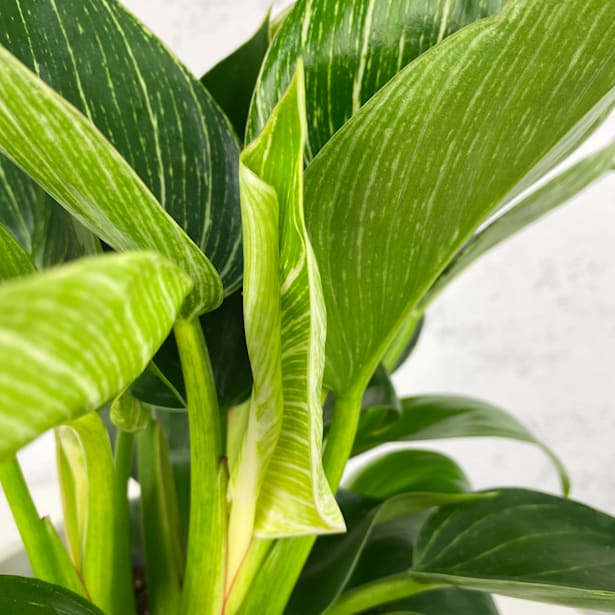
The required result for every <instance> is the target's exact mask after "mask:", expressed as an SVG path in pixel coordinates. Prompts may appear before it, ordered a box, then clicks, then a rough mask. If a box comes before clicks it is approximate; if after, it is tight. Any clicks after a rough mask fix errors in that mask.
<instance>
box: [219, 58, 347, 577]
mask: <svg viewBox="0 0 615 615" xmlns="http://www.w3.org/2000/svg"><path fill="white" fill-rule="evenodd" d="M304 105H305V99H304V91H303V71H302V67H301V64H299V65H298V69H297V73H296V75H295V78H294V79H293V82H292V83H291V86H290V87H289V89H288V91H287V93H286V94H285V96H284V98H283V99H282V101H281V102H280V104H279V106H278V107H276V109H275V111H274V114H273V115H272V118H271V120H270V122H269V123H268V124H267V126H266V127H265V130H264V131H263V133H262V134H261V136H260V137H259V138H258V140H257V141H255V142H254V143H253V144H252V145H251V146H250V147H249V148H248V149H246V150H245V152H244V153H243V154H242V157H241V166H240V185H241V190H242V194H241V196H242V220H243V225H244V227H243V228H244V238H243V240H244V251H245V252H244V260H245V271H244V314H245V327H246V339H247V344H248V353H249V355H250V360H251V364H252V369H253V376H254V387H253V391H252V398H251V401H250V409H249V413H250V415H249V419H248V426H247V429H246V435H245V438H244V440H243V444H242V448H241V451H240V453H239V455H238V456H237V465H236V466H235V468H232V469H231V477H232V486H231V497H232V508H231V517H230V530H229V531H230V536H231V540H235V539H234V538H233V536H234V535H235V536H237V537H238V538H237V542H238V545H240V546H238V550H239V552H240V553H239V554H238V559H237V560H236V561H238V560H239V556H241V557H242V556H243V551H242V549H244V546H241V545H245V537H244V538H243V539H242V538H239V536H240V535H241V532H242V531H243V532H244V533H245V532H246V531H249V533H250V534H251V518H252V517H253V516H254V517H253V518H254V527H255V533H256V534H257V535H259V536H269V537H275V536H288V535H298V534H313V533H319V532H331V531H340V530H342V529H343V527H344V525H343V519H342V517H341V514H340V512H339V509H338V508H337V505H336V503H335V500H334V497H333V495H332V493H331V490H330V488H329V485H328V483H327V479H326V477H325V475H324V471H323V468H322V462H321V441H322V416H321V412H322V411H321V406H320V395H321V385H322V372H323V367H324V340H325V333H326V329H325V324H326V323H325V314H324V305H323V302H322V294H321V288H320V280H319V275H318V269H317V267H316V262H315V260H314V257H313V253H312V248H311V245H310V243H309V239H308V237H307V233H306V230H305V225H304V220H303V202H302V193H303V191H302V183H303V144H304V138H305V118H304V109H305V107H304ZM231 456H233V455H232V453H231ZM256 498H258V504H257V506H256V510H254V504H255V502H256ZM248 537H249V534H248ZM231 570H233V568H232V567H231Z"/></svg>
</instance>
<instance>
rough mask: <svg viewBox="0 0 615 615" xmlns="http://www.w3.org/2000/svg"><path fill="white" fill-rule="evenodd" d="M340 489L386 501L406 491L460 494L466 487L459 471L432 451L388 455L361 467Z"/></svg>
mask: <svg viewBox="0 0 615 615" xmlns="http://www.w3.org/2000/svg"><path fill="white" fill-rule="evenodd" d="M344 487H345V488H347V489H350V490H351V491H354V492H355V493H360V494H361V495H364V496H367V497H372V498H378V499H383V500H384V499H387V498H390V497H393V496H395V495H398V494H400V493H405V492H406V491H416V492H421V491H425V492H430V491H435V492H439V493H464V492H466V491H469V490H470V484H469V482H468V479H467V477H466V475H465V474H464V473H463V471H462V470H461V468H460V467H459V466H458V465H457V464H456V463H455V462H454V461H453V460H452V459H449V458H448V457H446V456H445V455H442V454H440V453H436V452H433V451H423V450H408V449H404V450H400V451H389V452H386V453H383V454H381V455H379V456H378V457H376V458H375V459H370V460H369V462H368V463H365V464H361V465H360V466H359V468H358V469H357V470H355V471H354V472H352V473H351V474H350V476H349V477H348V478H347V479H345V480H344Z"/></svg>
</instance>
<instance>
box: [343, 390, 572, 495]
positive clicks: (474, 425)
mask: <svg viewBox="0 0 615 615" xmlns="http://www.w3.org/2000/svg"><path fill="white" fill-rule="evenodd" d="M477 437H495V438H510V439H512V440H519V441H521V442H527V443H529V444H535V445H536V446H538V447H539V448H540V449H542V450H543V451H544V453H545V454H546V455H547V456H548V457H549V459H550V460H551V461H552V462H553V465H554V466H555V467H556V469H557V471H558V473H559V476H560V480H561V483H562V489H563V490H564V492H565V493H568V491H569V488H570V480H569V477H568V474H567V473H566V470H565V468H564V467H563V465H562V463H561V462H560V460H559V459H558V457H557V456H556V455H555V454H554V453H553V451H551V449H549V448H548V447H547V446H546V445H544V444H543V443H542V442H540V441H539V440H537V439H536V438H535V437H534V436H533V435H532V434H531V433H530V432H529V431H528V430H527V429H526V428H525V427H524V426H523V425H522V424H521V423H519V421H517V419H515V418H514V417H513V416H511V415H510V414H508V413H507V412H505V411H504V410H501V409H500V408H498V407H497V406H494V405H492V404H489V403H487V402H484V401H481V400H478V399H472V398H469V397H461V396H457V395H421V396H418V397H408V398H406V399H404V400H402V412H401V414H400V415H399V417H398V418H397V420H395V421H390V422H388V423H386V424H382V425H381V426H380V427H377V428H376V429H371V428H370V426H369V425H365V428H364V429H363V423H362V424H361V426H360V429H359V432H358V433H357V437H356V439H355V443H354V449H353V454H355V455H356V454H358V453H361V452H363V451H366V450H368V449H370V448H374V447H375V446H378V445H380V444H385V443H387V442H400V441H415V440H434V439H440V438H477Z"/></svg>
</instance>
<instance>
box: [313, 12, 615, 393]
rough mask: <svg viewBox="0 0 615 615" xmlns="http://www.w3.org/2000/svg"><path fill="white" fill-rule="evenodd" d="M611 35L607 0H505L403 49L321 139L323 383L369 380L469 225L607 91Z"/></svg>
mask: <svg viewBox="0 0 615 615" xmlns="http://www.w3.org/2000/svg"><path fill="white" fill-rule="evenodd" d="M537 23H540V24H543V26H544V27H541V29H540V32H539V31H538V30H537V29H536V28H534V27H533V24H537ZM613 36H615V5H613V4H611V3H608V4H605V3H604V2H602V0H591V1H589V2H587V1H583V2H582V1H581V0H571V1H570V2H566V3H561V2H558V1H557V0H544V1H542V2H535V1H533V0H513V1H512V2H508V3H507V4H506V6H505V8H504V9H503V10H502V11H501V12H500V13H499V15H498V16H497V17H493V18H490V19H485V20H481V21H479V22H477V23H475V24H473V25H470V26H468V27H467V28H464V29H463V30H462V31H461V32H459V33H458V34H456V35H455V36H452V37H450V38H449V39H447V40H445V41H443V42H442V43H441V44H440V45H438V46H436V47H435V48H434V49H433V50H431V51H430V52H429V53H426V54H423V55H422V56H420V57H419V58H418V59H417V60H416V61H414V62H412V63H411V64H410V65H409V66H407V67H406V68H405V69H404V70H403V71H402V72H401V73H399V74H398V75H397V76H396V77H394V78H393V79H392V80H391V81H390V82H389V83H388V84H387V85H386V86H385V87H383V88H382V89H381V90H380V92H379V93H378V94H377V95H376V96H374V97H373V98H372V99H371V100H370V102H369V103H368V104H366V105H365V106H364V107H363V109H361V111H360V112H359V113H358V114H356V115H355V116H354V117H353V119H351V120H350V121H349V122H347V123H346V124H345V125H344V127H343V128H342V129H341V130H340V131H338V133H337V134H336V135H335V136H334V137H333V139H331V141H329V142H328V144H327V145H326V146H325V147H324V149H323V150H322V151H321V153H320V154H319V156H318V157H317V158H316V159H315V160H314V161H313V162H312V164H311V165H310V166H309V167H308V169H307V171H306V177H305V207H306V223H307V227H308V231H309V233H310V237H311V239H312V243H313V245H314V251H315V253H316V258H317V261H318V264H319V268H320V272H321V276H322V283H323V291H324V296H325V301H326V307H327V314H328V321H329V322H330V323H335V326H330V327H329V329H328V334H327V368H326V372H325V383H326V385H327V387H328V388H330V389H332V390H333V391H335V392H336V393H344V391H346V390H349V389H352V388H353V387H358V386H359V385H362V386H364V385H366V384H367V381H368V380H369V377H370V376H371V373H372V372H373V370H374V369H375V367H376V365H377V364H378V362H379V361H380V359H381V358H382V356H383V354H384V352H385V351H386V349H387V347H388V346H389V344H390V342H391V341H392V339H393V337H394V336H395V334H396V332H397V331H398V329H399V328H400V327H401V326H402V325H403V323H404V322H405V320H406V318H407V317H408V315H409V314H410V313H411V311H412V309H413V307H415V306H416V304H417V303H418V301H419V300H420V299H421V297H422V296H423V295H424V294H425V293H426V292H427V291H428V289H429V287H430V286H431V285H432V284H433V282H434V281H435V279H436V278H437V276H438V275H439V274H440V272H441V271H442V270H443V268H444V267H445V266H446V264H447V263H448V262H449V261H450V260H451V258H452V257H453V256H454V255H455V253H456V252H457V251H458V250H459V249H460V248H461V247H462V246H463V245H464V244H465V242H466V241H467V240H468V239H469V238H470V237H471V235H472V234H473V233H474V232H475V230H476V228H477V227H478V226H479V225H480V224H481V223H482V222H483V221H484V220H485V218H486V217H487V216H489V215H490V214H491V213H492V212H493V211H494V210H495V209H496V208H497V207H498V205H499V204H501V203H502V202H503V201H505V200H506V199H507V198H510V194H511V193H512V192H514V190H515V189H516V188H517V187H518V186H519V185H520V184H521V183H523V181H524V180H525V179H526V177H527V176H528V174H530V173H531V172H533V170H535V169H536V166H537V165H538V164H539V162H540V163H541V164H543V163H544V161H545V159H546V158H548V154H550V153H551V154H553V151H554V148H557V146H558V144H559V146H560V148H561V147H562V146H561V144H562V142H566V143H569V142H570V134H571V131H573V132H574V130H573V129H576V128H578V125H579V123H580V122H581V123H582V121H583V120H584V119H585V118H586V117H587V116H588V115H591V114H592V113H593V112H594V111H595V109H596V107H598V106H601V105H604V104H606V103H608V102H609V101H610V103H612V101H613V99H614V98H615V87H614V86H615V48H613V46H612V45H610V44H609V43H608V42H607V41H609V40H610V39H611V38H612V37H613ZM538 62H539V64H540V70H538V69H537V68H536V66H537V63H538ZM605 101H606V103H605ZM495 110H497V112H496V111H495ZM375 135H377V136H378V137H377V138H375ZM443 144H445V145H443ZM558 151H559V150H558ZM383 272H384V273H383ZM392 289H394V292H393V291H392Z"/></svg>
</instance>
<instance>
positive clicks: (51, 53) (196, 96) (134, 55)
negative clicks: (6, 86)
mask: <svg viewBox="0 0 615 615" xmlns="http://www.w3.org/2000/svg"><path fill="white" fill-rule="evenodd" d="M0 23H2V28H1V29H0V44H1V45H3V46H5V47H6V48H7V49H8V50H9V51H10V52H11V53H12V54H13V55H14V56H15V57H17V58H18V59H19V60H20V61H21V62H23V63H24V64H25V65H26V66H27V67H28V68H30V69H31V70H32V71H34V72H35V73H36V74H37V75H38V76H39V77H41V79H43V80H44V81H45V82H46V83H47V84H48V85H49V86H50V87H51V88H53V89H54V90H55V91H56V92H58V93H59V94H60V95H61V96H63V97H64V98H65V99H66V100H68V101H69V102H70V103H71V104H72V105H74V106H75V107H76V108H77V109H78V110H79V111H81V112H82V113H83V114H84V115H85V116H86V117H87V118H88V119H89V120H90V121H92V123H93V124H94V125H95V126H96V127H97V128H98V129H99V130H100V131H101V132H102V134H103V135H104V136H105V137H106V138H107V139H108V140H109V142H110V143H111V144H112V145H113V146H114V147H115V148H116V149H117V150H118V151H119V152H120V154H121V155H122V156H123V157H124V158H125V160H126V161H127V162H128V163H129V164H130V165H131V166H132V168H133V169H134V170H135V171H136V173H137V174H138V176H139V177H140V178H141V179H142V180H143V182H144V184H145V185H146V186H147V187H148V188H149V190H150V191H151V192H152V194H153V195H154V196H155V197H156V199H157V200H158V202H159V203H160V204H161V205H162V206H163V207H164V209H165V210H166V211H167V212H168V213H169V214H170V215H171V216H172V217H173V218H174V219H175V220H176V222H177V223H178V224H179V225H180V226H181V227H182V228H183V229H184V230H185V231H186V233H187V234H188V236H189V237H190V238H191V239H192V240H193V241H194V242H195V243H196V245H198V246H199V248H201V250H202V251H203V252H205V254H207V256H208V258H209V259H210V260H211V262H212V263H213V265H214V266H215V267H216V269H217V270H218V271H219V272H220V275H221V278H222V281H223V285H224V288H225V291H226V292H227V293H229V292H231V291H232V290H233V289H236V288H237V287H238V286H239V284H240V280H241V265H242V263H241V226H240V211H239V185H238V177H237V159H238V156H239V151H238V146H237V142H236V139H235V138H234V136H233V133H232V129H231V126H230V124H229V122H228V120H227V118H226V117H225V116H224V114H223V113H222V112H221V111H220V109H219V108H218V106H217V105H216V104H215V103H214V101H213V100H212V98H211V97H210V96H209V95H208V93H207V92H206V90H205V89H204V88H203V87H202V85H201V84H200V83H199V82H198V80H197V79H195V78H194V77H193V76H192V75H190V74H189V73H188V71H187V70H186V69H185V68H184V67H183V66H182V65H181V63H180V62H179V61H178V59H177V58H176V57H175V56H174V55H173V54H172V53H171V52H170V51H169V50H168V49H167V48H166V47H165V46H164V45H163V44H162V43H161V41H160V40H158V39H157V38H156V37H155V36H154V35H153V34H152V33H151V32H150V31H148V30H147V29H146V28H145V27H144V26H143V25H142V24H141V23H139V22H138V21H137V20H136V19H135V18H134V17H133V16H132V15H130V13H128V12H127V11H126V9H125V8H124V7H123V6H122V5H121V4H120V3H119V2H117V0H63V1H62V2H57V1H55V0H3V2H2V3H1V4H0ZM1 165H2V162H0V166H1ZM24 196H25V195H24ZM1 202H2V197H0V205H1ZM47 205H49V204H47ZM120 205H122V206H123V207H127V206H128V202H126V203H121V204H120ZM30 206H31V203H30V202H28V201H25V200H24V202H20V203H19V205H18V207H19V208H22V209H26V208H28V207H30ZM11 228H12V227H11ZM94 231H95V232H97V229H94Z"/></svg>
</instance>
